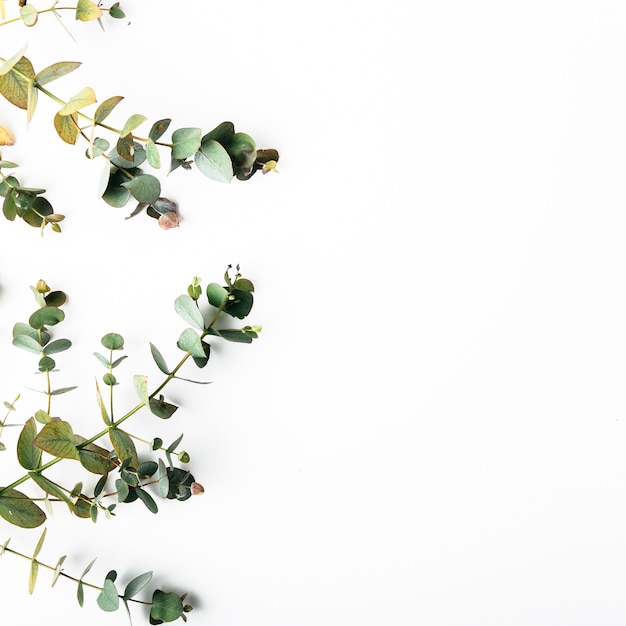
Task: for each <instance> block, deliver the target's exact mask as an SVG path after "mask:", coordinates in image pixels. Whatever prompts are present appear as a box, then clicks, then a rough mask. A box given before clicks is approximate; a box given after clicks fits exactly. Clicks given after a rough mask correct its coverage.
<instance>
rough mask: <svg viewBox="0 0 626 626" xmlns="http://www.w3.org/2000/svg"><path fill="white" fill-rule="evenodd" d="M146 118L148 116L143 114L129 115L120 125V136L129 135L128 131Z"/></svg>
mask: <svg viewBox="0 0 626 626" xmlns="http://www.w3.org/2000/svg"><path fill="white" fill-rule="evenodd" d="M147 119H148V118H147V117H146V116H145V115H140V114H139V113H135V114H134V115H131V116H130V117H129V118H128V119H127V120H126V122H125V124H124V126H123V127H122V130H121V132H120V137H126V135H130V133H132V132H133V131H134V130H135V128H138V127H139V126H141V125H142V124H143V123H144V122H145V121H146V120H147Z"/></svg>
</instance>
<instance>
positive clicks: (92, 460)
mask: <svg viewBox="0 0 626 626" xmlns="http://www.w3.org/2000/svg"><path fill="white" fill-rule="evenodd" d="M75 439H76V443H77V444H78V445H81V444H82V443H83V442H84V441H86V440H85V439H83V437H80V436H79V435H75ZM78 456H79V460H80V464H81V465H82V466H83V467H84V468H85V469H86V470H87V471H88V472H91V473H92V474H100V475H104V474H108V473H109V472H111V471H112V470H113V469H114V468H115V464H114V463H113V461H112V460H111V459H110V458H109V451H108V450H105V449H104V448H101V447H100V446H98V445H96V444H95V443H89V444H87V445H82V446H81V447H80V448H79V449H78Z"/></svg>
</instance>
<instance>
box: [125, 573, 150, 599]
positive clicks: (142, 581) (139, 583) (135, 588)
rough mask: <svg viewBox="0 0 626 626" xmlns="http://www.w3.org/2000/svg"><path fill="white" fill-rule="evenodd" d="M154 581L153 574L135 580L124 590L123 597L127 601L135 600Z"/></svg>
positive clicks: (137, 577)
mask: <svg viewBox="0 0 626 626" xmlns="http://www.w3.org/2000/svg"><path fill="white" fill-rule="evenodd" d="M151 580H152V572H146V573H145V574H140V575H139V576H136V577H135V578H133V579H132V580H131V581H130V582H129V583H128V584H127V585H126V589H124V594H123V597H124V599H126V600H130V599H131V598H134V597H135V596H136V595H137V594H138V593H139V592H140V591H141V590H142V589H143V588H144V587H145V586H146V585H147V584H148V583H149V582H150V581H151Z"/></svg>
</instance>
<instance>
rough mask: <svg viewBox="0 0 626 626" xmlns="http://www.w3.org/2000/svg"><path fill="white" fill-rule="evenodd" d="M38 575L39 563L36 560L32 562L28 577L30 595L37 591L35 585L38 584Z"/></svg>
mask: <svg viewBox="0 0 626 626" xmlns="http://www.w3.org/2000/svg"><path fill="white" fill-rule="evenodd" d="M37 574H39V563H38V562H37V561H35V560H33V561H31V562H30V575H29V577H28V593H30V594H32V593H33V591H35V583H36V582H37Z"/></svg>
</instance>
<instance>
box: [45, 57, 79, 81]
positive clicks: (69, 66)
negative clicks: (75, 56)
mask: <svg viewBox="0 0 626 626" xmlns="http://www.w3.org/2000/svg"><path fill="white" fill-rule="evenodd" d="M80 65H81V64H80V63H76V62H72V61H62V62H60V63H53V64H52V65H49V66H48V67H46V68H45V69H43V70H41V72H38V73H37V75H36V76H35V82H36V83H38V84H39V85H47V84H48V83H51V82H52V81H53V80H56V79H57V78H61V77H62V76H66V75H67V74H69V73H70V72H73V71H74V70H76V69H78V68H79V67H80Z"/></svg>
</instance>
